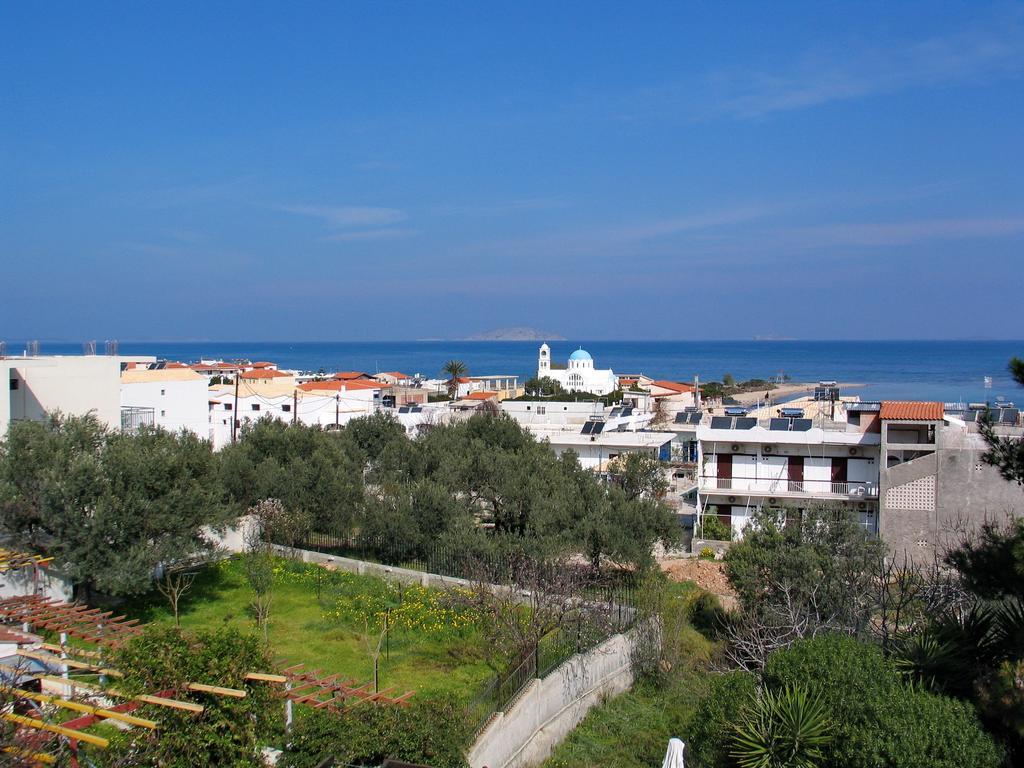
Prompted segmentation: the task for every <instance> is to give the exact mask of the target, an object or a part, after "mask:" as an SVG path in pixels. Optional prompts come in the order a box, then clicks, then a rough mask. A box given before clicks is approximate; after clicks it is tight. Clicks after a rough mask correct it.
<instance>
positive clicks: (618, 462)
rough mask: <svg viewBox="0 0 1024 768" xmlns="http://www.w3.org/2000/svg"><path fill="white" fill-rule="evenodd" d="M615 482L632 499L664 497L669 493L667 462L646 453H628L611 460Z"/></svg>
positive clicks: (611, 469)
mask: <svg viewBox="0 0 1024 768" xmlns="http://www.w3.org/2000/svg"><path fill="white" fill-rule="evenodd" d="M609 471H610V472H611V474H612V478H613V480H614V481H615V483H616V484H617V485H618V486H619V487H620V488H621V489H622V490H623V492H624V493H625V494H626V496H628V497H629V498H630V499H640V498H647V499H662V498H664V497H665V494H666V493H668V480H666V479H665V464H664V463H663V462H661V461H659V460H658V459H657V458H655V457H654V456H650V455H648V454H646V453H627V454H624V455H622V456H619V458H617V459H615V461H614V462H611V466H610V467H609Z"/></svg>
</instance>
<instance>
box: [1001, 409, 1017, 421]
mask: <svg viewBox="0 0 1024 768" xmlns="http://www.w3.org/2000/svg"><path fill="white" fill-rule="evenodd" d="M1018 416H1020V411H1019V410H1018V409H1017V408H1003V410H1001V411H1000V412H999V423H1000V424H1016V423H1017V417H1018Z"/></svg>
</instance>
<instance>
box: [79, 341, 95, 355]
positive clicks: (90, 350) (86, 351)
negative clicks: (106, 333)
mask: <svg viewBox="0 0 1024 768" xmlns="http://www.w3.org/2000/svg"><path fill="white" fill-rule="evenodd" d="M82 354H83V355H95V354H96V342H95V341H83V342H82Z"/></svg>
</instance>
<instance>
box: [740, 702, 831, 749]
mask: <svg viewBox="0 0 1024 768" xmlns="http://www.w3.org/2000/svg"><path fill="white" fill-rule="evenodd" d="M831 740H832V723H831V722H830V721H829V718H828V713H827V710H826V707H825V704H824V702H822V701H821V699H819V698H817V697H816V696H810V695H808V693H807V691H806V690H805V689H804V688H802V687H799V686H793V687H790V686H788V685H787V686H785V687H784V688H783V689H782V690H780V691H771V690H764V691H761V692H760V694H759V695H758V696H757V697H756V698H755V699H754V700H753V701H752V702H751V705H750V707H749V708H748V709H747V711H746V712H745V714H744V717H743V720H741V721H740V722H739V723H738V724H737V725H736V732H735V733H734V734H733V747H732V756H733V757H735V758H736V762H737V763H739V765H740V768H817V766H819V765H822V763H823V761H824V757H825V755H824V751H823V750H824V748H825V747H827V745H828V744H829V742H830V741H831Z"/></svg>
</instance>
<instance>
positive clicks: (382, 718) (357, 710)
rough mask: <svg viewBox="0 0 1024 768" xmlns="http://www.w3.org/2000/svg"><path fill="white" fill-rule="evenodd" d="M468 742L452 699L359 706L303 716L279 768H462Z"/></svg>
mask: <svg viewBox="0 0 1024 768" xmlns="http://www.w3.org/2000/svg"><path fill="white" fill-rule="evenodd" d="M468 740H469V733H468V730H467V727H466V717H465V715H464V713H463V712H462V710H461V708H460V707H459V706H458V705H457V704H456V703H455V702H454V700H452V699H447V698H431V699H430V700H426V699H419V700H415V699H414V700H413V702H412V703H411V704H410V705H409V706H407V707H398V706H391V705H383V704H361V705H359V706H356V707H352V708H350V709H346V710H343V711H341V712H327V711H324V710H313V711H307V712H304V713H303V716H302V717H301V718H300V719H298V720H297V721H296V724H295V728H294V730H293V732H292V734H291V737H290V738H289V740H288V743H287V744H286V745H285V748H284V753H283V754H282V755H281V759H280V760H279V762H278V765H279V766H280V767H281V768H314V766H317V765H320V764H321V762H322V761H323V760H324V759H325V758H328V757H333V758H334V759H335V760H336V761H337V763H338V764H345V763H354V764H358V765H380V764H381V763H382V762H383V761H384V760H385V759H387V758H393V759H395V760H403V761H406V762H411V763H423V764H426V765H430V766H434V768H463V766H465V765H466V760H465V758H464V757H463V754H462V749H463V747H464V746H465V745H466V743H467V742H468Z"/></svg>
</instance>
